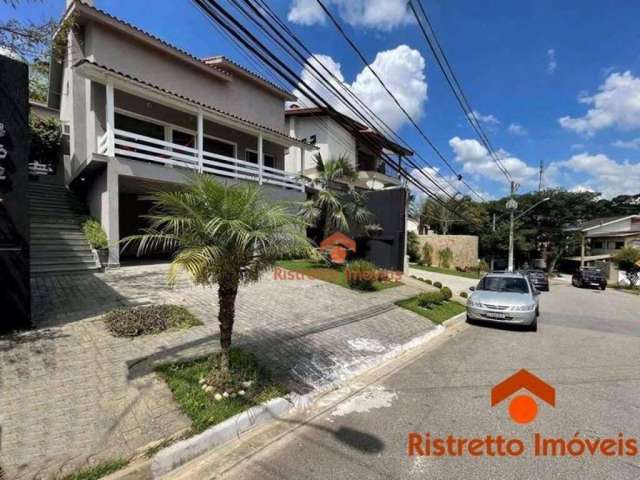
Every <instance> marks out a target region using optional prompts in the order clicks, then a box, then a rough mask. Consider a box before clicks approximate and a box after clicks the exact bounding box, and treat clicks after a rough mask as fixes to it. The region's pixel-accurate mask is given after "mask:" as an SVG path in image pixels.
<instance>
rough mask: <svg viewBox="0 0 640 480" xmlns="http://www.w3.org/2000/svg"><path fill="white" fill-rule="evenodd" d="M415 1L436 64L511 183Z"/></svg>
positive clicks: (420, 24)
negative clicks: (425, 25) (426, 27)
mask: <svg viewBox="0 0 640 480" xmlns="http://www.w3.org/2000/svg"><path fill="white" fill-rule="evenodd" d="M318 1H320V0H318ZM415 1H416V3H417V4H418V7H419V9H420V13H421V14H422V17H421V16H420V15H419V14H418V12H417V11H416V9H415V7H414V5H413V0H409V2H408V3H409V7H410V8H411V11H412V12H413V15H414V16H415V18H416V21H417V22H418V26H419V27H420V30H421V31H422V34H423V36H424V38H425V40H426V41H427V44H428V45H429V48H430V49H431V51H432V52H433V55H434V57H435V59H436V62H437V63H438V66H439V67H440V69H441V70H442V73H443V74H444V77H445V79H446V81H447V83H448V84H449V87H450V88H451V90H452V91H453V94H454V96H455V97H456V100H457V101H458V104H459V105H460V107H461V108H462V111H463V112H464V114H465V117H466V118H467V121H468V122H469V124H470V125H471V127H472V128H473V129H474V130H475V132H476V134H477V135H478V137H479V138H480V141H481V142H482V144H483V145H484V147H485V148H486V149H487V151H488V152H489V155H490V156H491V158H492V159H493V161H494V162H495V164H496V166H497V167H498V169H499V170H500V171H501V172H502V174H503V175H505V177H506V178H507V180H508V181H510V182H511V181H512V180H513V178H512V177H511V174H510V173H509V170H507V168H506V167H505V166H504V165H503V164H502V161H501V159H500V158H499V157H498V155H497V154H496V152H495V150H494V148H493V146H492V145H491V141H490V140H489V137H488V136H487V134H486V132H485V131H484V130H483V128H482V125H481V124H480V121H479V120H478V118H477V116H476V113H475V110H474V109H473V108H472V107H471V104H470V103H469V100H468V99H467V96H466V95H465V93H464V90H463V89H462V86H461V85H460V82H459V81H458V79H457V77H456V75H455V73H454V71H453V68H451V64H450V63H449V60H448V59H447V56H446V54H445V53H444V50H443V49H442V46H441V45H440V42H439V41H438V37H437V35H436V33H435V30H434V29H433V26H432V25H431V22H430V21H429V17H428V16H427V13H426V11H425V10H424V7H423V6H422V2H420V0H415ZM422 18H424V22H423V21H422ZM424 23H426V24H427V26H428V28H429V31H430V32H431V36H430V35H429V34H428V33H427V31H426V29H425V27H424ZM432 38H433V39H432Z"/></svg>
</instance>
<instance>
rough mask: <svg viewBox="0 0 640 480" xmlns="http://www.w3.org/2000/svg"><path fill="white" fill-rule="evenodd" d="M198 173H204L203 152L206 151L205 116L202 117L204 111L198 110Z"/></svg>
mask: <svg viewBox="0 0 640 480" xmlns="http://www.w3.org/2000/svg"><path fill="white" fill-rule="evenodd" d="M197 142H198V146H197V149H198V171H199V172H200V173H202V162H203V159H204V157H203V155H202V152H203V151H204V116H203V115H202V110H198V139H197Z"/></svg>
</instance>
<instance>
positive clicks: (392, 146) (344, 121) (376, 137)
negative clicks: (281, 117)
mask: <svg viewBox="0 0 640 480" xmlns="http://www.w3.org/2000/svg"><path fill="white" fill-rule="evenodd" d="M285 117H286V128H287V130H288V132H289V135H290V136H292V137H297V138H303V139H305V140H306V141H307V142H309V143H311V144H313V145H315V146H316V147H317V148H318V150H317V152H316V153H315V155H320V156H321V158H322V160H323V161H326V160H330V159H335V158H338V157H345V158H347V159H349V161H350V162H351V164H352V165H353V167H354V169H355V170H356V171H357V174H358V179H357V180H356V182H355V183H354V186H355V187H359V188H363V189H368V190H381V189H384V188H387V187H395V186H399V185H401V183H402V182H401V180H400V179H399V177H398V175H397V172H396V171H395V170H394V169H392V168H391V167H389V166H388V165H387V164H386V162H385V161H384V160H383V158H382V155H383V153H384V154H386V155H388V156H389V157H390V158H392V159H393V160H395V161H396V162H397V164H398V165H399V166H400V167H402V168H404V166H403V160H404V158H405V157H408V156H411V155H413V152H412V151H411V150H409V149H407V148H404V147H402V146H401V145H398V144H397V143H395V142H393V141H391V140H389V139H388V138H386V137H385V136H383V135H381V134H380V133H378V132H375V131H373V130H371V129H370V128H368V127H367V126H366V125H363V124H362V123H360V122H357V121H356V120H354V119H352V118H351V117H349V116H347V115H343V114H340V113H336V112H333V113H330V112H328V111H327V110H325V109H322V108H300V107H298V106H297V105H291V106H290V107H289V108H288V109H287V110H286V111H285ZM300 155H301V154H300V152H299V151H298V150H294V149H291V150H289V152H288V153H287V155H286V156H285V169H291V168H295V167H298V166H299V165H300V164H301V158H300ZM302 164H303V170H304V174H305V176H306V177H308V178H312V179H313V178H314V177H315V176H317V170H316V161H315V160H314V155H310V154H307V155H306V157H305V159H304V161H303V162H302Z"/></svg>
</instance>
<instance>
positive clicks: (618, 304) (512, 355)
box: [224, 284, 640, 480]
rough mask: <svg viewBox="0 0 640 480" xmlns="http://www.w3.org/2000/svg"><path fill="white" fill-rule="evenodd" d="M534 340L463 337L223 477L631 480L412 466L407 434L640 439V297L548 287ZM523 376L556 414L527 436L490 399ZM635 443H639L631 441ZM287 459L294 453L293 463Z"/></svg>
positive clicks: (509, 461)
mask: <svg viewBox="0 0 640 480" xmlns="http://www.w3.org/2000/svg"><path fill="white" fill-rule="evenodd" d="M541 302H542V308H541V311H542V317H541V319H540V326H539V330H538V332H537V333H534V332H523V331H516V330H512V329H506V328H491V327H487V326H475V325H474V326H464V327H463V328H462V329H461V330H460V332H459V333H458V334H457V335H455V336H453V337H452V338H451V339H450V340H448V341H447V342H446V343H443V344H442V345H441V346H440V347H439V348H437V349H433V350H431V351H428V352H426V353H425V354H424V355H422V356H420V357H419V358H418V359H417V360H415V361H413V362H412V363H411V364H409V365H408V366H406V367H404V368H402V369H401V370H399V371H398V372H396V373H394V374H392V375H391V376H389V377H386V378H383V379H382V380H380V381H377V382H375V383H373V384H372V385H370V386H369V387H367V388H365V389H364V390H363V391H362V392H361V393H360V394H358V395H357V396H356V397H352V398H351V399H349V400H348V401H346V402H343V403H341V404H339V405H337V406H336V407H334V408H333V409H331V410H329V411H328V412H327V413H324V414H322V415H321V416H319V417H317V418H316V419H314V420H313V421H312V423H311V424H309V425H306V426H302V427H300V428H298V429H297V430H295V431H294V432H293V433H290V434H289V435H287V436H285V437H284V438H282V439H280V440H279V441H277V442H274V443H273V445H271V446H270V447H268V448H266V449H264V450H262V451H261V452H260V453H259V454H258V455H256V456H255V457H253V458H251V459H250V460H247V461H245V462H243V463H241V464H240V465H239V466H238V467H236V468H234V469H232V470H231V471H229V472H228V473H227V475H226V476H225V477H224V478H242V479H247V480H250V479H259V480H269V479H297V478H307V479H327V478H340V479H359V478H380V479H391V478H393V479H411V478H416V479H417V478H421V479H422V478H433V479H453V478H455V479H487V478H492V479H505V480H506V479H514V478H518V479H536V480H538V479H556V478H562V479H575V480H582V479H587V478H588V479H605V478H606V479H614V478H615V479H629V480H631V479H638V478H640V456H631V457H627V456H613V457H603V456H599V457H595V458H592V457H590V456H589V455H587V456H585V457H582V458H573V457H571V456H569V457H568V458H553V457H534V456H533V455H531V454H530V453H526V454H525V455H523V456H522V457H519V458H504V457H503V458H500V457H486V456H485V457H469V456H467V457H450V458H444V457H440V458H438V457H413V458H409V457H408V455H407V434H408V432H412V431H415V432H423V433H425V432H430V434H431V435H432V437H433V436H441V437H446V436H447V435H449V434H454V435H456V436H460V437H464V438H469V437H484V436H486V435H494V436H495V435H498V434H502V435H503V436H508V437H510V438H512V437H519V438H522V439H524V441H525V442H527V445H528V446H530V444H531V438H532V436H533V434H534V432H540V433H542V434H543V435H545V436H552V437H565V438H567V440H570V439H571V438H572V437H573V436H574V435H579V436H580V437H581V438H589V439H595V438H598V437H600V438H613V439H617V438H618V435H619V434H620V433H622V434H623V435H624V436H625V438H629V437H638V436H640V372H639V370H638V366H639V365H640V298H638V297H636V296H632V295H627V294H624V293H620V292H615V291H612V290H607V291H605V292H600V291H596V290H579V289H576V288H574V287H571V286H570V285H566V284H563V285H552V290H551V292H550V293H545V294H543V295H542V298H541ZM520 368H526V369H529V370H530V371H532V372H533V373H535V374H536V375H538V376H540V377H542V378H543V379H544V380H546V381H547V382H549V383H550V384H552V385H553V386H554V387H555V388H556V391H557V403H556V407H555V408H551V407H550V406H548V405H546V404H541V403H542V402H539V403H540V405H539V407H540V411H539V415H538V418H537V419H536V420H535V421H534V422H533V423H532V424H529V425H526V426H522V425H517V424H514V423H512V421H511V420H510V419H509V416H508V414H507V405H506V403H507V402H505V403H502V404H500V405H498V406H496V407H495V408H491V407H490V389H491V387H492V386H493V385H495V384H496V383H498V382H500V381H501V380H503V379H504V378H506V377H508V376H510V375H511V374H512V373H514V372H515V371H516V370H518V369H520ZM639 443H640V442H639ZM292 452H295V454H292Z"/></svg>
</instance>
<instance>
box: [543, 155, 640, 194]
mask: <svg viewBox="0 0 640 480" xmlns="http://www.w3.org/2000/svg"><path fill="white" fill-rule="evenodd" d="M549 168H553V169H554V171H556V172H565V179H566V178H567V177H568V178H571V177H573V178H575V175H576V174H578V175H580V176H581V177H584V178H585V179H584V180H583V181H581V182H580V183H579V184H577V185H575V186H574V187H572V189H576V188H582V189H586V188H588V189H589V190H590V191H597V192H601V193H602V195H603V196H605V197H607V198H611V197H614V196H616V195H621V194H636V193H639V192H640V162H636V163H632V162H629V161H626V160H625V161H623V162H617V161H615V160H613V159H611V158H609V157H607V156H606V155H604V154H602V153H600V154H595V155H591V154H589V153H586V152H585V153H580V154H577V155H573V156H572V157H570V158H569V159H568V160H564V161H560V162H553V163H552V164H551V165H550V166H549Z"/></svg>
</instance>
